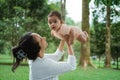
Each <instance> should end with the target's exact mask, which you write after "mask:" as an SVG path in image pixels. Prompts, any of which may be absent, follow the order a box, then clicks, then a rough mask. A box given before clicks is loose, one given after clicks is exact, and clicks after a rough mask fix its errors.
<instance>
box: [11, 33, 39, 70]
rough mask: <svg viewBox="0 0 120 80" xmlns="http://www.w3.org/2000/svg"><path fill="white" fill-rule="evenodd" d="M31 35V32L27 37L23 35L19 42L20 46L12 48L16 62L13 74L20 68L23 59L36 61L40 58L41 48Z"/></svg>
mask: <svg viewBox="0 0 120 80" xmlns="http://www.w3.org/2000/svg"><path fill="white" fill-rule="evenodd" d="M31 34H32V33H31V32H28V33H26V34H25V35H23V36H22V37H21V39H20V41H19V44H18V46H16V47H14V48H12V53H13V56H14V58H15V60H16V62H15V63H14V64H13V67H12V71H13V72H14V70H15V69H16V68H17V67H18V65H19V64H20V62H21V61H22V60H23V58H28V59H29V60H35V59H36V58H37V56H38V52H39V51H40V46H39V43H38V42H37V41H36V40H35V38H34V37H33V36H32V35H31Z"/></svg>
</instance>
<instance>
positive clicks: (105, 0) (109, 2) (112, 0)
mask: <svg viewBox="0 0 120 80" xmlns="http://www.w3.org/2000/svg"><path fill="white" fill-rule="evenodd" d="M95 3H96V5H98V6H99V4H100V3H102V4H104V5H105V6H106V11H107V13H106V44H105V47H106V48H105V55H106V59H105V67H110V62H111V48H110V46H111V39H110V36H111V33H110V26H111V20H110V14H111V6H113V5H118V4H119V3H120V1H119V0H95Z"/></svg>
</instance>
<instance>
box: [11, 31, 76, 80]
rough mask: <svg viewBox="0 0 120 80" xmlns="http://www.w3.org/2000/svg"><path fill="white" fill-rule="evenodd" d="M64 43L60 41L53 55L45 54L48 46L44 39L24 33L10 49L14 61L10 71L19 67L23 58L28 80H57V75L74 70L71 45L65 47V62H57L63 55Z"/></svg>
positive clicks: (34, 34) (37, 35) (74, 60)
mask: <svg viewBox="0 0 120 80" xmlns="http://www.w3.org/2000/svg"><path fill="white" fill-rule="evenodd" d="M65 37H66V36H65ZM64 43H65V41H63V40H61V42H60V44H59V46H58V48H57V50H56V52H55V53H54V54H45V49H46V47H47V45H48V44H47V42H46V39H45V38H44V37H42V36H40V35H39V34H37V33H31V32H28V33H26V34H25V35H24V36H22V37H21V39H20V41H19V44H18V45H17V46H16V47H14V48H13V49H12V51H13V56H14V57H15V59H16V62H15V63H14V64H13V67H12V71H14V70H15V69H16V68H17V67H18V66H19V64H20V62H21V61H22V60H23V59H24V58H28V59H29V80H58V75H59V74H62V73H65V72H68V71H71V70H74V69H75V68H76V58H75V56H74V53H73V49H72V47H71V45H67V48H68V58H67V61H66V62H65V61H64V62H60V61H58V60H59V59H60V58H61V56H62V55H63V48H64Z"/></svg>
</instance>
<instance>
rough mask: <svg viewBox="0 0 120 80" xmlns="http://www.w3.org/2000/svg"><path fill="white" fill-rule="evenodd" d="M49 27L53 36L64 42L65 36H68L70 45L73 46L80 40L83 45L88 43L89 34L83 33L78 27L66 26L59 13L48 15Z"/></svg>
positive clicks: (53, 12) (54, 12)
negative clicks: (75, 41)
mask: <svg viewBox="0 0 120 80" xmlns="http://www.w3.org/2000/svg"><path fill="white" fill-rule="evenodd" d="M48 25H49V27H50V29H51V34H52V35H53V36H55V37H57V38H59V39H61V40H64V39H65V36H67V40H68V42H69V44H73V41H74V40H78V41H80V42H83V43H84V42H86V41H87V38H88V34H87V32H86V31H84V32H83V31H82V30H81V29H80V28H78V27H75V26H68V25H67V24H64V23H63V20H62V18H61V14H60V13H59V12H58V11H52V12H51V13H50V14H49V15H48Z"/></svg>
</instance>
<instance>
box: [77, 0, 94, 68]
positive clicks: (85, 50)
mask: <svg viewBox="0 0 120 80" xmlns="http://www.w3.org/2000/svg"><path fill="white" fill-rule="evenodd" d="M89 28H90V26H89V0H82V30H83V31H87V33H88V35H89V37H88V41H87V43H82V44H81V56H80V61H79V65H81V66H83V67H84V68H86V67H87V66H88V65H90V66H93V64H92V63H91V60H90V30H89Z"/></svg>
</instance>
